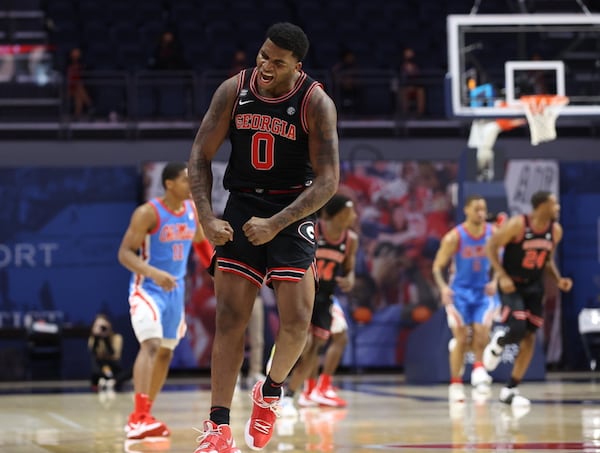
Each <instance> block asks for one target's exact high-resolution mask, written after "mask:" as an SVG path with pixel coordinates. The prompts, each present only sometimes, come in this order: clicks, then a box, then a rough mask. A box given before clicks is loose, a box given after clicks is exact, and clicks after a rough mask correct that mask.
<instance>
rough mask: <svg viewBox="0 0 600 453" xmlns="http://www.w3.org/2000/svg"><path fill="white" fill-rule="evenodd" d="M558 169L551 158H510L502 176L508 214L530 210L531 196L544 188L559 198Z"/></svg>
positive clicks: (523, 212)
mask: <svg viewBox="0 0 600 453" xmlns="http://www.w3.org/2000/svg"><path fill="white" fill-rule="evenodd" d="M559 177H560V171H559V166H558V162H557V161H556V160H552V159H536V160H530V159H511V160H509V161H508V165H507V168H506V174H505V177H504V187H505V189H506V201H507V204H508V209H509V211H510V215H515V214H525V213H528V212H530V211H531V196H532V195H533V194H534V193H535V192H537V191H539V190H545V191H548V192H551V193H553V194H554V195H556V197H557V198H559V199H560V192H559V190H560V187H559Z"/></svg>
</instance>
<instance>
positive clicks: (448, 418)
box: [0, 373, 600, 453]
mask: <svg viewBox="0 0 600 453" xmlns="http://www.w3.org/2000/svg"><path fill="white" fill-rule="evenodd" d="M337 383H338V384H339V386H340V393H341V395H343V396H344V397H345V398H347V400H348V408H347V409H317V408H311V409H303V410H301V411H300V414H299V416H298V418H297V419H293V418H292V419H290V418H280V419H279V420H278V421H277V433H276V434H275V435H274V437H273V439H272V441H271V443H270V444H269V445H268V446H267V448H265V449H264V450H263V451H266V452H281V451H286V452H357V453H366V452H399V453H400V452H440V453H441V452H513V451H519V452H581V451H583V452H600V380H598V377H597V376H596V375H595V374H593V373H577V374H549V375H548V376H547V380H546V381H544V382H534V383H524V384H522V388H521V393H522V394H523V395H524V396H527V397H528V398H530V399H531V401H532V404H531V408H530V410H529V412H527V411H515V410H512V409H511V408H510V407H506V406H504V405H502V404H501V403H499V402H497V401H496V398H497V395H498V392H499V389H500V384H494V387H493V389H492V395H491V397H489V398H485V397H482V396H481V395H479V394H476V393H475V394H471V391H470V389H469V391H468V392H467V401H466V402H465V403H462V404H453V405H451V404H449V402H448V389H447V386H446V385H435V386H411V385H407V384H405V383H404V379H403V377H402V376H401V375H361V376H342V377H339V378H338V379H337ZM131 407H132V393H131V392H123V393H117V394H109V393H100V394H96V393H92V392H90V390H89V389H88V387H87V384H86V383H85V382H82V381H73V382H60V383H45V382H33V383H32V382H23V383H2V384H0V452H2V453H41V452H52V453H67V452H68V453H113V452H129V451H130V452H154V451H167V452H178V453H179V452H181V453H192V452H193V451H194V449H195V445H196V442H195V439H196V437H197V433H196V432H195V431H194V429H193V428H194V427H196V428H199V427H200V426H201V421H202V419H203V418H204V417H205V416H206V414H207V412H208V407H209V391H208V380H207V379H206V378H198V379H190V378H186V379H170V380H169V381H168V383H167V386H166V388H165V391H164V393H162V394H161V395H160V397H159V399H158V401H157V402H156V403H155V410H154V414H155V415H156V416H157V418H160V419H161V420H163V421H165V422H166V423H167V424H168V426H169V427H170V429H171V431H172V435H171V437H170V438H168V439H151V440H148V441H129V442H127V441H125V435H124V432H123V426H124V424H125V421H126V418H127V415H128V414H129V412H130V410H131ZM249 413H250V398H249V396H248V391H247V390H241V391H240V392H238V393H236V396H235V400H234V404H233V408H232V427H233V431H234V436H235V438H236V441H237V444H238V447H240V448H241V450H242V451H244V452H249V451H251V450H250V449H248V448H247V447H246V445H245V443H244V437H243V427H244V424H245V422H246V419H247V417H248V415H249Z"/></svg>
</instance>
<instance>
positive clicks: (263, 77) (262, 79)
mask: <svg viewBox="0 0 600 453" xmlns="http://www.w3.org/2000/svg"><path fill="white" fill-rule="evenodd" d="M258 78H259V80H260V82H261V83H262V84H265V85H266V84H269V83H271V81H272V80H273V76H269V75H266V74H263V73H262V72H261V73H260V74H259V77H258Z"/></svg>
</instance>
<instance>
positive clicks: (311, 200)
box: [243, 88, 340, 245]
mask: <svg viewBox="0 0 600 453" xmlns="http://www.w3.org/2000/svg"><path fill="white" fill-rule="evenodd" d="M307 108H308V111H307V120H308V128H309V131H308V153H309V157H310V162H311V165H312V168H313V171H314V174H315V178H314V179H313V183H312V185H311V186H309V187H308V188H307V189H306V190H304V191H303V192H302V193H301V194H300V195H299V196H298V198H296V199H295V200H294V201H293V202H292V203H291V204H290V205H288V206H287V207H285V208H284V209H282V210H281V211H279V212H278V213H277V214H275V215H273V216H272V217H271V218H269V219H258V218H256V217H252V218H251V219H250V220H249V221H248V222H247V223H246V224H245V225H244V227H243V229H244V233H245V234H246V236H247V237H248V240H249V241H250V242H251V243H252V244H254V245H261V244H265V243H267V242H269V241H270V240H271V239H273V238H274V237H275V236H276V235H277V233H279V232H280V231H281V230H283V229H284V228H285V227H287V226H289V225H291V224H292V223H294V222H295V221H297V220H299V219H301V218H303V217H306V216H307V215H310V214H312V213H314V212H316V211H317V210H319V209H320V208H321V207H322V206H323V205H324V204H325V203H327V201H329V199H330V198H331V197H332V196H333V195H334V194H335V192H336V191H337V189H338V184H339V179H340V161H339V149H338V135H337V112H336V109H335V105H334V103H333V101H332V100H331V98H330V97H329V96H328V95H327V94H326V93H325V91H323V89H322V88H316V89H315V90H314V92H313V94H312V95H311V97H310V100H309V102H308V107H307Z"/></svg>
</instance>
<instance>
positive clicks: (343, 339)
mask: <svg viewBox="0 0 600 453" xmlns="http://www.w3.org/2000/svg"><path fill="white" fill-rule="evenodd" d="M331 341H332V343H334V344H335V345H337V346H339V347H341V348H343V347H345V346H346V345H347V344H348V331H347V330H344V331H342V332H340V333H336V334H334V335H332V337H331Z"/></svg>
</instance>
